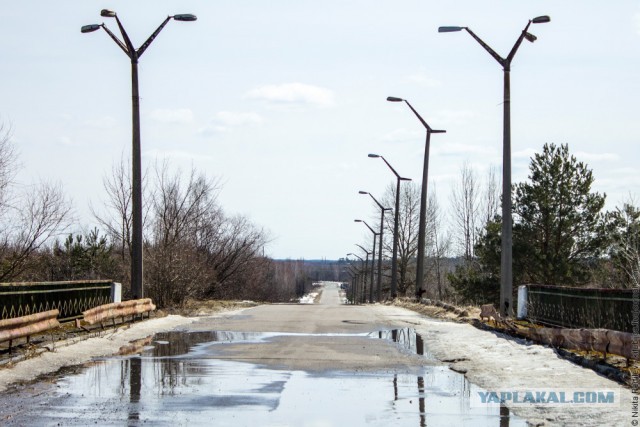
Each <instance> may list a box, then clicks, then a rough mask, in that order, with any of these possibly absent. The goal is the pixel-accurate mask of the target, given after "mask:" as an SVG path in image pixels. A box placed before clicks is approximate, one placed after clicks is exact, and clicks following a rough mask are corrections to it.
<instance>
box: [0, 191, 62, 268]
mask: <svg viewBox="0 0 640 427" xmlns="http://www.w3.org/2000/svg"><path fill="white" fill-rule="evenodd" d="M10 211H11V212H10V214H9V215H5V216H4V217H3V218H2V219H3V220H4V221H6V224H5V226H4V227H3V235H2V242H1V246H0V260H1V263H0V265H1V267H0V281H8V280H12V279H15V278H16V277H18V276H19V275H20V274H21V273H23V272H24V271H25V269H26V268H27V267H28V260H29V259H30V258H31V257H32V256H33V255H34V254H35V253H36V252H37V251H38V250H39V249H40V248H41V247H43V246H44V245H45V244H46V243H47V242H49V241H50V240H51V239H52V238H54V237H57V236H59V235H60V234H61V233H63V232H64V230H66V229H67V228H68V226H69V221H70V219H71V207H70V204H69V202H68V200H67V199H66V198H65V196H64V194H63V191H62V187H61V186H60V185H53V184H47V183H40V184H38V185H35V186H33V187H32V188H30V189H29V190H28V191H26V192H25V195H24V196H22V198H20V199H19V201H18V204H17V205H15V206H11V207H10ZM9 224H12V225H13V226H11V225H9Z"/></svg>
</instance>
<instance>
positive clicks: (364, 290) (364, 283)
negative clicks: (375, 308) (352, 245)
mask: <svg viewBox="0 0 640 427" xmlns="http://www.w3.org/2000/svg"><path fill="white" fill-rule="evenodd" d="M356 246H357V247H359V248H360V249H362V251H363V252H364V253H365V254H366V258H365V261H364V274H363V276H362V302H364V301H365V298H366V296H367V268H368V265H369V255H371V252H369V251H368V250H366V249H365V248H364V247H362V246H360V245H359V244H357V243H356ZM373 246H374V247H375V244H374V245H373ZM371 271H372V273H371V274H372V275H373V260H372V261H371Z"/></svg>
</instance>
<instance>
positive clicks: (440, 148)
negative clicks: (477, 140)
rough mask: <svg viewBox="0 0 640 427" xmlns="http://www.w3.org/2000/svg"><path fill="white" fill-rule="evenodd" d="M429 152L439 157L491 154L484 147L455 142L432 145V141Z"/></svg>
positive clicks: (490, 151)
mask: <svg viewBox="0 0 640 427" xmlns="http://www.w3.org/2000/svg"><path fill="white" fill-rule="evenodd" d="M431 150H433V153H434V154H436V155H441V156H457V155H459V154H467V155H468V154H488V155H492V154H493V153H492V150H489V149H487V147H486V146H484V145H480V144H475V145H472V144H460V143H455V142H454V143H439V144H434V143H433V139H432V142H431Z"/></svg>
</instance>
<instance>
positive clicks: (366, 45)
mask: <svg viewBox="0 0 640 427" xmlns="http://www.w3.org/2000/svg"><path fill="white" fill-rule="evenodd" d="M5 3H6V4H4V5H3V10H2V15H3V18H4V19H3V24H2V25H1V26H0V52H1V55H0V56H1V57H2V59H1V60H0V120H1V121H2V123H4V124H5V125H9V126H10V127H11V129H12V141H13V143H14V144H15V146H16V148H17V149H18V152H19V154H20V162H21V169H20V173H19V175H18V177H17V182H18V184H19V185H25V186H26V185H29V184H30V183H32V182H38V181H47V182H54V183H60V184H61V185H62V187H63V188H64V190H65V192H66V194H67V195H68V197H69V198H70V199H71V200H72V201H73V205H74V210H75V213H76V216H77V219H78V221H77V222H78V224H79V227H81V228H82V229H85V230H86V229H90V228H93V226H94V225H95V224H96V222H95V220H94V218H93V217H92V215H91V210H90V206H94V208H97V209H98V210H100V208H101V207H102V206H103V205H104V202H105V195H104V190H103V186H102V182H103V177H104V176H106V175H108V174H109V173H110V171H111V168H112V165H113V164H114V163H116V162H119V161H120V159H121V158H122V157H124V158H128V157H129V156H130V152H131V80H130V79H131V77H130V76H131V75H130V62H129V59H128V58H127V57H126V55H125V54H124V53H123V52H122V51H121V50H120V49H119V48H118V47H117V46H116V44H115V43H114V42H113V41H112V40H111V39H110V38H109V37H108V35H107V34H106V33H105V32H104V31H96V32H94V33H89V34H81V33H80V27H81V26H82V25H85V24H99V23H102V22H105V24H106V25H107V26H108V27H109V28H110V29H111V30H112V31H114V32H115V33H116V34H119V33H118V31H117V26H116V25H115V21H114V20H113V19H110V18H102V17H101V16H100V10H101V9H103V8H109V9H113V10H115V11H116V12H117V13H118V16H119V17H120V19H121V21H122V23H123V25H124V27H125V28H126V30H127V32H128V33H129V36H130V37H131V39H132V41H133V43H134V45H135V46H136V47H138V46H140V45H141V44H142V43H143V42H144V41H145V40H146V39H147V37H148V36H149V35H150V34H151V33H152V32H153V31H154V30H155V29H156V27H157V26H158V25H159V24H160V23H161V22H162V21H163V20H164V18H165V17H166V16H168V15H173V14H178V13H193V14H195V15H197V17H198V20H197V21H196V22H177V21H171V22H169V24H168V25H167V26H166V27H165V28H164V30H163V31H162V33H161V34H160V35H159V36H158V37H157V39H155V41H154V42H153V44H152V45H151V46H150V47H149V48H148V49H147V51H146V52H145V53H144V55H143V56H142V58H141V59H140V65H139V72H140V96H141V132H142V154H143V157H142V161H143V167H147V166H149V165H152V164H154V163H155V162H156V161H163V160H167V161H168V162H169V164H170V165H171V166H172V167H174V168H176V169H181V170H184V171H185V172H186V171H188V170H189V169H190V168H191V167H194V168H196V169H197V170H198V171H202V172H204V173H206V174H207V176H209V177H212V178H218V179H220V180H221V182H222V183H223V188H222V190H221V193H220V195H219V201H220V203H221V204H222V206H223V207H224V209H225V210H226V212H227V213H228V214H230V215H235V214H240V215H244V216H247V217H248V218H249V219H250V220H251V221H252V222H253V223H255V224H257V225H259V226H261V227H264V229H265V230H267V231H268V232H269V235H270V236H271V242H270V244H269V245H268V246H267V247H266V248H265V252H266V254H267V255H270V256H272V257H274V258H291V259H322V258H327V259H337V258H341V257H344V256H345V254H346V253H348V252H354V251H355V250H356V249H357V247H356V246H355V244H356V243H360V244H365V243H366V242H370V240H371V233H370V232H369V231H368V230H367V229H366V228H365V227H364V226H363V225H362V224H358V223H354V221H353V220H354V219H355V218H362V219H365V220H367V222H369V220H370V221H371V222H369V223H370V224H371V225H372V226H376V224H377V222H376V221H377V219H376V218H377V217H378V214H377V213H376V210H375V209H374V206H373V205H372V201H371V200H370V198H368V197H366V196H362V195H359V194H358V191H359V190H364V191H369V192H370V193H371V194H373V195H374V196H375V197H376V198H378V199H381V198H382V196H383V193H384V191H385V189H386V187H387V186H388V185H389V184H391V183H393V182H395V178H394V176H393V175H392V173H391V172H390V170H389V169H388V168H387V167H386V166H385V165H384V163H383V162H382V161H380V160H379V159H371V158H368V157H367V154H368V153H377V154H381V155H383V156H384V157H385V158H386V159H387V160H388V161H389V162H390V163H391V164H392V165H393V167H394V168H395V169H396V170H397V171H398V172H399V173H400V174H401V175H403V176H406V177H410V178H412V179H413V180H414V181H417V182H420V180H421V177H422V168H423V155H424V136H425V133H424V128H423V127H422V125H421V124H420V122H419V121H418V120H417V119H416V117H415V116H414V115H413V114H412V113H411V111H410V110H409V109H408V108H407V106H406V105H404V104H400V103H389V102H386V97H387V96H397V97H402V98H405V99H407V100H409V101H410V102H411V104H412V105H413V106H414V107H415V108H416V110H417V111H418V112H419V113H420V114H421V115H422V117H423V118H424V119H425V120H426V121H427V123H429V125H430V126H431V127H432V128H435V129H445V130H446V131H447V133H445V134H434V135H432V138H431V150H430V163H429V185H428V191H429V192H432V191H436V194H437V197H438V201H439V204H440V206H441V208H442V209H445V210H450V204H451V203H450V199H451V191H452V188H453V186H454V185H455V183H457V181H458V180H459V179H460V168H461V167H462V165H463V164H464V163H465V162H467V163H468V164H469V165H471V166H472V167H473V168H474V170H475V171H476V173H477V176H478V177H479V178H483V177H484V176H485V175H486V173H487V170H488V169H489V168H490V167H491V166H493V167H495V168H497V170H498V171H500V168H501V164H502V96H503V95H502V94H503V92H502V70H501V67H500V65H499V64H498V63H497V62H496V61H495V60H494V59H493V58H492V57H491V56H490V55H489V54H488V53H487V52H486V51H485V50H484V49H482V47H481V46H480V45H479V44H478V43H477V42H476V41H474V40H473V39H472V38H471V37H470V36H469V34H467V33H466V32H457V33H442V34H441V33H438V31H437V29H438V27H439V26H443V25H458V26H467V27H469V28H471V29H472V30H473V31H474V32H475V33H476V34H477V35H478V36H480V37H481V38H482V39H483V40H484V41H485V42H486V43H487V44H489V45H490V46H491V47H492V48H493V49H494V50H495V51H497V52H498V53H499V54H500V55H502V56H506V55H507V54H508V52H509V51H510V50H511V47H512V46H513V44H514V42H515V40H516V39H517V38H518V36H519V35H520V33H521V31H522V29H523V28H524V26H525V25H526V24H527V22H528V20H529V19H532V18H534V17H535V16H539V15H549V16H550V17H551V22H550V23H546V24H537V25H532V26H531V27H530V29H529V31H530V32H531V33H533V34H535V35H536V36H537V38H538V39H537V41H536V42H535V43H533V44H531V43H529V42H527V41H524V42H523V44H522V46H521V47H520V49H519V50H518V53H517V55H516V57H515V59H514V61H513V63H512V70H511V108H512V109H511V116H512V162H513V166H512V167H513V173H512V175H513V178H512V180H513V182H514V183H516V182H521V181H523V180H525V179H526V178H527V174H528V166H529V161H530V158H531V156H532V155H533V153H535V152H540V151H541V150H542V146H543V145H544V144H545V143H555V144H564V143H566V144H568V145H569V149H570V151H571V153H572V154H574V155H575V156H576V157H577V158H578V160H581V161H584V162H586V163H587V164H588V166H589V167H590V168H591V169H592V170H593V173H594V176H595V184H594V186H593V190H594V191H598V192H600V193H606V194H607V205H606V209H607V210H613V209H615V207H616V206H621V205H622V203H624V202H625V201H628V200H629V199H630V198H631V197H634V196H635V197H636V200H639V198H640V174H639V172H640V168H639V167H638V159H640V120H638V99H640V83H639V82H640V55H639V54H640V2H638V1H629V0H616V1H615V2H602V1H595V0H565V1H562V2H558V1H550V0H539V1H535V2H514V1H507V0H487V1H482V2H478V1H477V0H461V1H456V2H443V1H426V0H398V1H394V2H389V1H381V0H366V1H365V0H351V1H348V2H345V1H336V0H324V1H322V2H320V1H309V0H295V1H293V0H274V1H270V2H264V1H259V0H243V1H237V0H236V1H231V0H223V1H215V2H214V1H210V0H207V1H205V0H201V1H189V0H181V1H164V0H154V1H153V2H152V1H137V2H130V1H110V2H98V1H94V0H82V1H80V0H75V1H71V0H61V1H57V2H50V1H44V0H31V1H29V2H5ZM498 177H499V178H500V172H498ZM500 179H501V178H500ZM636 203H637V202H636ZM376 209H377V208H376ZM450 215H451V214H450V212H448V213H447V216H448V217H450Z"/></svg>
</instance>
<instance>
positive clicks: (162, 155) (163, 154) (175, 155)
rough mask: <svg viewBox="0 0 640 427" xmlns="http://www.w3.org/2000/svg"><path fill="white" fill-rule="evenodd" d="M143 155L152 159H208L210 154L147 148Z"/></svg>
mask: <svg viewBox="0 0 640 427" xmlns="http://www.w3.org/2000/svg"><path fill="white" fill-rule="evenodd" d="M143 154H144V157H148V158H154V159H187V160H195V159H200V160H210V159H211V156H207V155H200V154H195V153H192V152H189V151H184V150H148V151H145V152H144V153H143Z"/></svg>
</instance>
